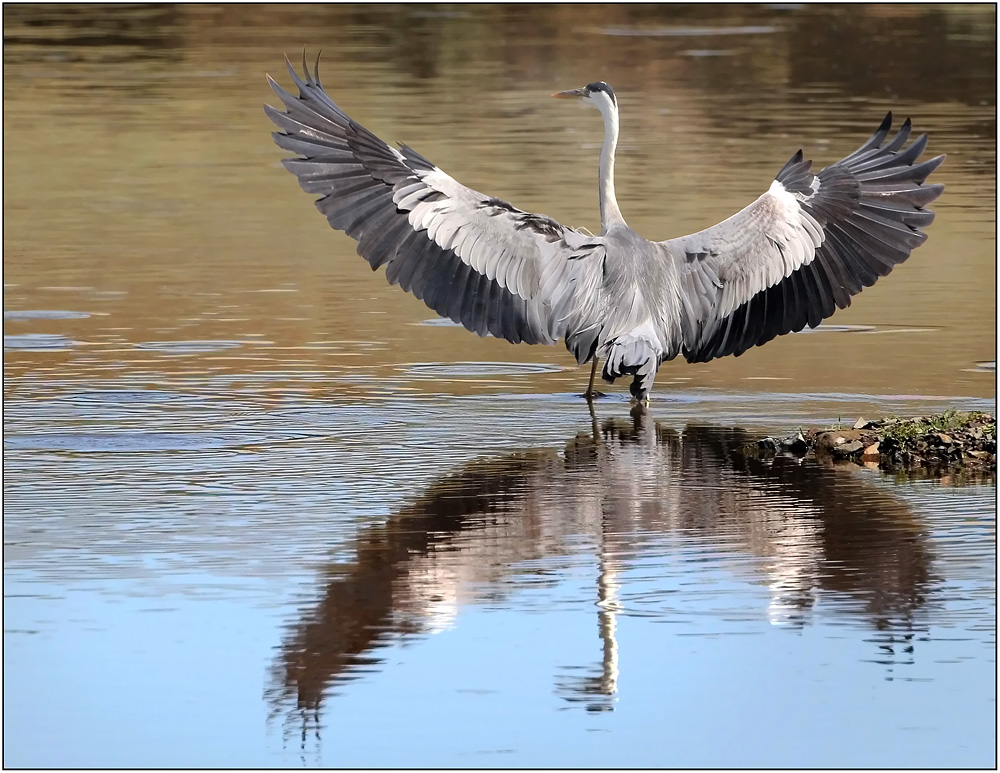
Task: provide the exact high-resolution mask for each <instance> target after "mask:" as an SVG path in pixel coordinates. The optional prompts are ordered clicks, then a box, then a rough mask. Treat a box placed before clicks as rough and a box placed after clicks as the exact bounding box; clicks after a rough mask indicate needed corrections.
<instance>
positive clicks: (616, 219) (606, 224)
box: [599, 101, 625, 233]
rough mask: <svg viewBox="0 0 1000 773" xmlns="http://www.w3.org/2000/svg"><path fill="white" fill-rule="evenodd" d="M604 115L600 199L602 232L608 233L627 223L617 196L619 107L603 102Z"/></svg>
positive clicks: (601, 107) (601, 106) (601, 105)
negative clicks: (616, 171) (614, 226)
mask: <svg viewBox="0 0 1000 773" xmlns="http://www.w3.org/2000/svg"><path fill="white" fill-rule="evenodd" d="M599 104H600V110H601V114H602V115H603V116H604V145H603V146H602V147H601V171H600V199H601V233H607V232H608V231H609V230H610V229H611V227H612V226H613V225H616V224H619V223H620V224H621V225H625V218H623V217H622V213H621V210H620V209H618V199H616V198H615V148H617V147H618V108H617V107H616V106H615V105H613V104H611V102H610V101H605V102H601V103H599Z"/></svg>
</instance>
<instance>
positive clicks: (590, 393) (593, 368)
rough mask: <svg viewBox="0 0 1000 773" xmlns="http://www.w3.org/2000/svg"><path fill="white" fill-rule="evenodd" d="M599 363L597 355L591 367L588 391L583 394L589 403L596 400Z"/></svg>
mask: <svg viewBox="0 0 1000 773" xmlns="http://www.w3.org/2000/svg"><path fill="white" fill-rule="evenodd" d="M597 361H598V357H597V356H596V355H595V356H594V364H593V365H591V366H590V382H589V383H588V384H587V391H586V392H584V393H583V396H584V397H586V398H587V401H588V402H590V401H591V400H593V399H594V377H595V376H596V375H597Z"/></svg>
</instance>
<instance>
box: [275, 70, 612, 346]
mask: <svg viewBox="0 0 1000 773" xmlns="http://www.w3.org/2000/svg"><path fill="white" fill-rule="evenodd" d="M286 61H287V60H286ZM318 65H319V60H318V59H317V68H316V73H315V74H310V73H309V70H308V67H306V66H305V61H303V69H304V70H305V80H303V79H302V78H300V77H299V76H298V75H297V74H296V73H295V70H294V68H293V67H292V66H291V64H290V63H289V64H288V71H289V72H290V73H291V76H292V80H293V81H294V82H295V85H296V86H297V87H298V90H299V95H298V96H297V97H296V96H293V95H291V94H289V93H288V92H287V91H285V90H284V89H282V88H281V87H280V86H279V85H278V84H277V83H275V82H274V80H273V79H271V78H270V77H268V80H269V81H270V84H271V88H273V89H274V91H275V93H276V94H277V95H278V97H279V98H280V99H281V101H282V102H283V103H284V105H285V109H286V112H281V111H280V110H276V109H275V108H273V107H271V106H270V105H266V106H265V108H264V109H265V112H266V113H267V115H268V117H269V118H270V119H271V120H272V121H274V123H275V124H277V125H278V127H279V128H280V129H281V131H279V132H275V133H274V135H273V136H274V141H275V142H276V143H277V144H278V145H279V146H281V147H282V148H284V149H285V150H290V151H292V152H293V153H296V154H297V157H295V158H288V159H285V161H284V164H285V167H286V168H287V169H288V170H289V171H291V172H292V173H293V174H295V176H296V177H298V179H299V183H300V184H301V185H302V188H303V189H304V190H305V191H307V192H308V193H317V194H320V195H321V196H322V198H320V199H319V200H318V201H317V202H316V206H317V208H318V209H319V210H320V212H322V213H323V214H324V215H326V217H327V220H329V222H330V225H331V226H333V227H334V228H336V229H337V230H339V231H344V232H346V233H347V234H348V235H349V236H351V237H353V238H354V239H356V240H357V241H358V253H359V254H360V255H361V256H362V257H364V258H365V259H366V260H367V261H368V262H369V263H370V264H371V266H372V268H373V269H377V268H378V267H379V266H385V267H386V278H387V279H388V280H389V281H390V282H391V283H392V284H398V285H399V286H400V287H402V288H403V289H404V290H406V291H408V292H411V293H413V294H414V295H416V296H417V297H418V298H421V299H422V300H423V301H424V303H426V304H427V305H428V306H430V307H431V308H432V309H433V310H434V311H436V312H437V313H438V314H441V315H442V316H445V317H450V318H451V319H452V320H454V321H455V322H458V323H460V324H462V325H464V326H465V327H466V328H468V329H469V330H472V331H473V332H475V333H478V334H479V335H486V334H487V333H492V334H493V335H494V336H497V337H498V338H505V339H507V340H508V341H511V342H513V343H520V342H525V343H531V344H535V343H546V344H551V343H555V342H556V341H557V340H558V339H559V338H561V337H563V336H564V335H565V334H566V331H567V329H572V328H573V326H574V325H578V324H579V321H580V319H581V318H582V315H584V314H585V312H586V309H587V307H588V302H589V300H590V299H591V298H593V297H595V295H596V292H597V282H598V279H599V277H600V273H601V267H602V265H603V258H604V255H605V250H604V242H603V240H602V239H601V238H599V237H593V236H590V235H589V234H584V233H582V232H580V231H577V230H574V229H572V228H567V227H566V226H564V225H561V224H559V223H557V222H556V221H555V220H553V219H551V218H549V217H546V216H545V215H535V214H532V213H530V212H523V211H521V210H519V209H517V208H515V207H513V206H511V205H510V204H508V203H507V202H505V201H501V200H500V199H496V198H493V197H490V196H486V195H484V194H482V193H477V192H476V191H474V190H472V189H470V188H466V187H465V186H464V185H462V184H461V183H459V182H457V181H456V180H454V179H452V178H451V177H449V176H448V175H447V174H445V173H444V172H442V171H441V170H440V169H438V168H437V167H436V166H435V165H434V164H432V163H431V162H430V161H428V160H427V159H426V158H424V157H423V156H421V155H420V154H418V153H417V152H416V151H414V150H412V149H410V148H408V147H407V146H405V145H403V146H401V148H400V150H396V149H395V148H391V147H389V146H388V145H386V143H384V142H383V141H382V140H380V139H379V138H378V137H376V136H375V135H374V134H372V133H371V132H369V131H368V130H366V129H365V128H363V127H362V126H361V125H359V124H358V123H357V122H355V121H354V120H352V119H351V118H350V117H349V116H348V115H347V114H346V113H344V111H343V110H341V109H340V108H339V107H338V106H337V105H336V104H335V103H334V102H333V101H332V100H331V99H330V97H329V96H328V95H327V94H326V92H325V91H324V90H323V86H322V84H321V83H320V81H319V74H318ZM584 354H589V353H584ZM578 357H579V353H578Z"/></svg>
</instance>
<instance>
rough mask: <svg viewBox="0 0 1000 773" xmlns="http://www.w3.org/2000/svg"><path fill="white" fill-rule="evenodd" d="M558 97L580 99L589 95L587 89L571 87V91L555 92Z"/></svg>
mask: <svg viewBox="0 0 1000 773" xmlns="http://www.w3.org/2000/svg"><path fill="white" fill-rule="evenodd" d="M552 96H554V97H555V98H556V99H578V98H580V97H585V96H587V90H586V89H570V90H569V91H557V92H556V93H555V94H553V95H552Z"/></svg>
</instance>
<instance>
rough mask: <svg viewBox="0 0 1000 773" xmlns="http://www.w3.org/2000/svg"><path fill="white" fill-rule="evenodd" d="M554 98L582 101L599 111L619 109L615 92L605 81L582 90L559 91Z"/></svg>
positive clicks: (588, 85) (589, 85) (597, 82)
mask: <svg viewBox="0 0 1000 773" xmlns="http://www.w3.org/2000/svg"><path fill="white" fill-rule="evenodd" d="M552 96H554V97H555V98H556V99H580V100H583V102H584V103H585V104H588V105H590V106H591V107H596V108H597V109H598V110H601V109H602V108H617V107H618V100H617V99H615V92H614V90H612V88H611V87H610V86H609V85H608V84H607V83H605V82H604V81H596V82H594V83H589V84H587V85H586V86H584V87H583V88H582V89H570V90H569V91H559V92H557V93H555V94H553V95H552Z"/></svg>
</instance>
